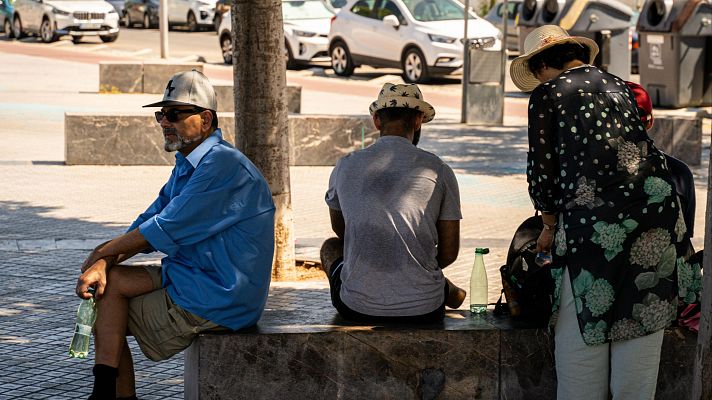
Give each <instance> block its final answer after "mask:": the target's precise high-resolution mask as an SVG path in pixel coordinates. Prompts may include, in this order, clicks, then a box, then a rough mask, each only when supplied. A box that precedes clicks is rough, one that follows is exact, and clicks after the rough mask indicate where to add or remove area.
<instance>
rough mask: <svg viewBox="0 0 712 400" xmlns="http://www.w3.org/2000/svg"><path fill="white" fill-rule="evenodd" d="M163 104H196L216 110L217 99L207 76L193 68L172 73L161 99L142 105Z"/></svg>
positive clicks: (153, 105)
mask: <svg viewBox="0 0 712 400" xmlns="http://www.w3.org/2000/svg"><path fill="white" fill-rule="evenodd" d="M165 106H197V107H200V108H204V109H206V110H213V111H217V110H218V100H217V97H216V96H215V89H214V88H213V85H212V84H211V83H210V80H209V79H208V77H207V76H205V75H203V73H202V72H200V71H197V70H195V69H194V70H191V71H185V72H179V73H177V74H175V75H173V76H172V77H171V79H170V80H169V81H168V84H167V85H166V90H165V91H164V92H163V100H161V101H159V102H157V103H151V104H147V105H145V106H144V107H165Z"/></svg>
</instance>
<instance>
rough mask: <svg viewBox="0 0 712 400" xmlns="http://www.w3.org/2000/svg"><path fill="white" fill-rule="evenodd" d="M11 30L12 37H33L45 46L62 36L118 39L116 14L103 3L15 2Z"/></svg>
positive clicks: (69, 0) (87, 0)
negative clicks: (36, 37)
mask: <svg viewBox="0 0 712 400" xmlns="http://www.w3.org/2000/svg"><path fill="white" fill-rule="evenodd" d="M12 30H13V34H14V36H15V38H21V37H23V36H25V35H27V34H36V35H39V36H40V39H42V41H43V42H45V43H49V42H54V41H55V40H57V39H59V37H60V36H64V35H71V36H72V40H73V41H74V42H77V41H79V40H80V39H81V38H82V37H83V36H99V37H100V38H101V40H102V41H103V42H113V41H115V40H116V39H117V38H118V37H119V14H118V13H117V12H116V10H115V9H114V7H113V6H112V5H111V4H109V3H108V2H106V1H103V0H80V1H75V0H16V1H15V5H14V14H13V19H12Z"/></svg>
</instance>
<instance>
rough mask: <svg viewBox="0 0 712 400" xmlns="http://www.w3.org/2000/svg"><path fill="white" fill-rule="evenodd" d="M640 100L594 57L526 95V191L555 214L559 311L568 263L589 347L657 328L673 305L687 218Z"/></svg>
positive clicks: (664, 322)
mask: <svg viewBox="0 0 712 400" xmlns="http://www.w3.org/2000/svg"><path fill="white" fill-rule="evenodd" d="M635 104H636V103H635V97H634V96H633V94H632V92H631V91H630V90H629V89H628V86H627V85H626V84H625V82H624V81H622V80H621V79H620V78H618V77H616V76H614V75H611V74H608V73H606V72H603V71H601V70H600V69H598V68H596V67H592V66H588V65H586V66H583V67H577V68H573V69H570V70H568V71H565V72H564V73H562V74H561V75H559V76H558V77H557V78H555V79H553V80H551V81H549V82H546V83H543V84H541V85H539V86H538V87H537V88H536V89H535V90H534V91H533V93H532V95H531V99H530V101H529V153H528V163H527V181H528V182H529V193H530V196H531V198H532V200H533V202H534V205H535V207H536V209H538V210H540V211H547V212H555V213H558V216H559V217H558V222H557V226H556V234H555V239H554V246H553V248H552V252H553V255H554V259H555V263H554V264H555V267H554V268H552V270H551V273H552V276H553V277H554V279H555V282H556V291H555V295H554V300H555V301H554V310H556V309H558V305H559V295H560V289H561V279H562V276H563V268H564V267H567V268H569V275H570V276H571V287H572V289H573V295H574V299H575V303H576V312H577V315H578V320H579V327H580V328H581V333H582V335H583V339H584V341H585V342H586V344H588V345H597V344H601V343H605V342H610V341H620V340H627V339H632V338H636V337H640V336H644V335H647V334H650V333H653V332H656V331H658V330H660V329H663V328H665V327H666V326H667V325H668V324H669V323H670V322H671V321H672V320H673V319H674V318H675V313H676V308H677V294H678V277H677V264H678V263H683V262H684V260H683V258H682V257H681V256H682V251H681V249H682V246H681V242H682V240H683V237H684V235H685V232H686V228H685V223H684V220H683V216H682V213H681V211H680V205H679V201H678V198H677V195H676V194H675V190H674V187H673V183H672V179H671V177H670V173H669V172H668V170H667V166H666V164H665V157H664V155H663V154H662V153H661V152H660V151H659V150H658V149H657V148H656V147H655V145H654V144H653V141H652V140H651V139H650V138H649V137H648V135H647V133H646V131H645V128H644V126H643V124H642V122H641V121H640V118H639V116H638V111H637V107H636V105H635ZM678 254H680V256H678Z"/></svg>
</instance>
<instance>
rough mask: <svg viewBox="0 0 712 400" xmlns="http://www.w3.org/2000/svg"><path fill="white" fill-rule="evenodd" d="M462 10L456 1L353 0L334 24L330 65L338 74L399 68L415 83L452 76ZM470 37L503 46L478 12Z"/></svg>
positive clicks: (457, 57)
mask: <svg viewBox="0 0 712 400" xmlns="http://www.w3.org/2000/svg"><path fill="white" fill-rule="evenodd" d="M464 9H465V7H464V6H463V5H462V4H461V3H459V2H457V1H455V0H349V2H348V3H347V4H346V5H345V6H344V7H343V8H341V11H340V12H339V13H338V14H337V15H336V17H335V19H333V20H332V23H331V30H330V32H329V54H330V55H331V66H332V68H333V69H334V72H335V73H336V74H337V75H340V76H350V75H351V74H352V73H353V71H354V68H355V67H357V66H360V65H370V66H373V67H393V68H401V69H402V70H403V78H404V79H405V80H406V81H408V82H416V83H420V82H425V81H427V80H428V79H429V78H430V77H432V76H435V75H447V74H450V73H452V72H454V71H455V70H458V69H460V68H462V52H463V42H464V41H463V39H462V38H463V34H464ZM468 36H469V37H470V38H473V39H484V38H495V43H494V48H499V47H500V46H501V43H500V40H501V37H502V33H501V32H500V30H499V29H497V28H496V27H495V26H494V25H492V24H491V23H489V22H488V21H485V20H484V19H482V18H479V17H477V15H475V14H474V13H470V17H469V19H468Z"/></svg>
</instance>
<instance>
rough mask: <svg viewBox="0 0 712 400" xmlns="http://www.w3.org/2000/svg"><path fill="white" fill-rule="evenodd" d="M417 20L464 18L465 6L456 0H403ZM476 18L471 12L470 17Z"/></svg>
mask: <svg viewBox="0 0 712 400" xmlns="http://www.w3.org/2000/svg"><path fill="white" fill-rule="evenodd" d="M403 3H405V6H406V7H408V10H410V13H411V14H412V15H413V18H415V19H416V20H417V21H421V22H430V21H447V20H452V19H463V17H464V10H465V7H463V6H462V4H460V3H458V2H456V1H454V0H403ZM474 18H476V17H475V16H474V15H473V14H472V13H470V19H474Z"/></svg>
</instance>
